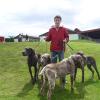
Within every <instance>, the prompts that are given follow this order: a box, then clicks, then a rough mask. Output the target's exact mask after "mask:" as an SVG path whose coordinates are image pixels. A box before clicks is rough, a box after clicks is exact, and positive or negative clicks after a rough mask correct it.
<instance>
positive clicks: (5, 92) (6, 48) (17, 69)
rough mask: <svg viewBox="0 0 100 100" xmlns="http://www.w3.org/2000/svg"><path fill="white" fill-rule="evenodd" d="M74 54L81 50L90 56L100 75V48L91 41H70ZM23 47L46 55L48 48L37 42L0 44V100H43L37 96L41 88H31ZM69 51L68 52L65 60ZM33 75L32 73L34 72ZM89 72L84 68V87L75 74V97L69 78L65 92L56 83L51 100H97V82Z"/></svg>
mask: <svg viewBox="0 0 100 100" xmlns="http://www.w3.org/2000/svg"><path fill="white" fill-rule="evenodd" d="M69 44H70V46H71V47H72V48H74V51H73V52H76V51H78V50H82V51H84V52H85V54H88V55H92V56H94V57H95V59H96V61H97V67H98V69H99V72H100V44H97V43H94V42H90V41H72V42H70V43H69ZM25 47H32V48H35V50H36V51H37V52H40V53H45V52H49V44H46V43H38V42H36V43H35V42H23V43H4V44H0V100H46V95H45V96H44V97H43V96H41V95H40V94H39V90H40V85H39V84H38V83H37V84H36V85H35V86H33V85H32V84H31V82H30V75H29V72H28V67H27V61H26V57H23V56H22V54H21V52H22V51H23V49H24V48H25ZM71 52H72V51H71V50H70V49H68V50H67V51H66V52H65V57H67V56H69V55H70V53H71ZM33 71H34V70H33ZM90 77H91V72H90V71H89V70H88V69H87V67H85V83H84V84H82V83H81V70H80V69H79V70H78V74H77V78H76V82H75V88H74V93H73V94H71V93H70V78H69V76H67V77H66V79H67V81H68V83H67V84H66V88H65V89H64V90H62V89H61V88H60V84H59V81H57V82H56V87H55V90H54V93H53V96H52V100H100V81H99V80H98V78H97V75H96V73H95V77H94V79H93V80H92V79H90Z"/></svg>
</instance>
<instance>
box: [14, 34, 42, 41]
mask: <svg viewBox="0 0 100 100" xmlns="http://www.w3.org/2000/svg"><path fill="white" fill-rule="evenodd" d="M25 41H40V38H39V37H35V36H28V35H21V34H19V35H17V36H16V37H14V42H25Z"/></svg>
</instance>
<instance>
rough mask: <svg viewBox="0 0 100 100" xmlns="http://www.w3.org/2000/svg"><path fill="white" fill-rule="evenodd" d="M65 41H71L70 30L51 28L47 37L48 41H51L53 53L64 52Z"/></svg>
mask: <svg viewBox="0 0 100 100" xmlns="http://www.w3.org/2000/svg"><path fill="white" fill-rule="evenodd" d="M64 39H67V40H68V41H69V35H68V30H67V29H66V28H64V27H59V28H58V30H57V29H56V28H55V27H52V28H50V30H49V32H48V35H47V37H46V41H51V45H50V50H51V51H60V50H64V45H63V44H64V43H63V40H64Z"/></svg>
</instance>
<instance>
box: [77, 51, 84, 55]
mask: <svg viewBox="0 0 100 100" xmlns="http://www.w3.org/2000/svg"><path fill="white" fill-rule="evenodd" d="M76 54H79V55H82V56H83V55H84V53H83V51H78V52H77V53H76Z"/></svg>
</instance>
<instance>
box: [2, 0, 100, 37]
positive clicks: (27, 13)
mask: <svg viewBox="0 0 100 100" xmlns="http://www.w3.org/2000/svg"><path fill="white" fill-rule="evenodd" d="M99 10H100V0H0V36H5V37H9V36H16V35H18V34H19V33H23V34H28V35H31V36H38V35H40V34H43V33H45V32H47V31H48V30H49V28H50V27H51V26H52V25H54V20H53V18H54V16H56V15H60V16H61V17H62V23H61V25H63V26H64V27H66V28H69V29H72V30H74V29H75V28H78V29H80V30H82V31H84V30H89V29H96V28H100V12H99Z"/></svg>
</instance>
